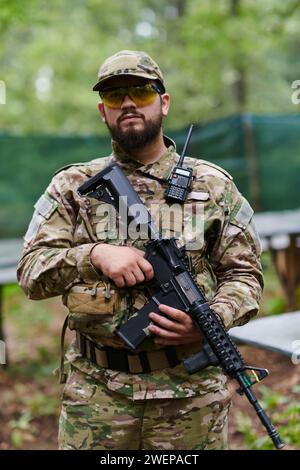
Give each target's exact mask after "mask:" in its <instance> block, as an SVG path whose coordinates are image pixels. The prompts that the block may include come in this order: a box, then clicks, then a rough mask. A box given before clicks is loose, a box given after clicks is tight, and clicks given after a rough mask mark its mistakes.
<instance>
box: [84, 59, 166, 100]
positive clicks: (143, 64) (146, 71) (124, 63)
mask: <svg viewBox="0 0 300 470" xmlns="http://www.w3.org/2000/svg"><path fill="white" fill-rule="evenodd" d="M117 75H134V76H136V77H143V78H148V79H150V80H158V81H159V83H160V84H161V85H162V92H163V93H164V92H165V85H164V77H163V74H162V72H161V70H160V68H159V66H158V65H157V63H156V62H154V60H153V59H152V58H151V57H150V56H149V55H148V54H146V52H143V51H120V52H117V53H116V54H114V55H112V56H111V57H108V59H106V60H105V61H104V62H103V64H102V65H101V67H100V69H99V72H98V81H97V83H96V85H95V86H94V87H93V90H94V91H99V90H101V88H102V86H103V84H104V82H106V80H108V79H109V78H111V77H115V76H117Z"/></svg>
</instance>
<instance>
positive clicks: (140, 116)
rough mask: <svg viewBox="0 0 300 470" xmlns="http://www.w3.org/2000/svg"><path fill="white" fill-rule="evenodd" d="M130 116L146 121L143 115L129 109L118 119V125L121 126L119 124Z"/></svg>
mask: <svg viewBox="0 0 300 470" xmlns="http://www.w3.org/2000/svg"><path fill="white" fill-rule="evenodd" d="M128 114H130V115H131V116H136V117H139V118H142V119H145V117H144V115H143V114H141V113H138V112H136V111H132V110H130V109H128V110H126V111H124V112H123V113H122V114H121V116H119V117H118V119H117V123H118V124H119V123H120V122H121V121H122V119H124V118H125V117H126V116H127V115H128Z"/></svg>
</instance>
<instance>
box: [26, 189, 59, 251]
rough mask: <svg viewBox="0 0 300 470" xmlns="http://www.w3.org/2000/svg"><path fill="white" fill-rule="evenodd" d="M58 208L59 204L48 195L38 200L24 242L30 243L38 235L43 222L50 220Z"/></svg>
mask: <svg viewBox="0 0 300 470" xmlns="http://www.w3.org/2000/svg"><path fill="white" fill-rule="evenodd" d="M57 207H58V202H57V201H56V200H55V199H52V198H50V196H48V194H43V195H42V196H41V197H40V198H39V199H38V201H37V202H36V203H35V205H34V208H35V211H34V214H33V216H32V219H31V221H30V224H29V227H28V229H27V232H26V234H25V236H24V240H25V241H26V242H29V241H30V240H31V239H32V238H33V237H34V236H35V235H36V233H37V232H38V230H39V228H40V226H41V224H42V222H44V221H45V220H48V219H49V218H50V217H51V215H52V214H53V212H54V211H55V210H56V209H57Z"/></svg>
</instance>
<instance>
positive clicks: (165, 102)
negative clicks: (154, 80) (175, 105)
mask: <svg viewBox="0 0 300 470" xmlns="http://www.w3.org/2000/svg"><path fill="white" fill-rule="evenodd" d="M161 102H162V106H161V111H162V115H163V116H164V117H166V116H167V115H168V113H169V109H170V95H169V94H168V93H164V94H163V95H161Z"/></svg>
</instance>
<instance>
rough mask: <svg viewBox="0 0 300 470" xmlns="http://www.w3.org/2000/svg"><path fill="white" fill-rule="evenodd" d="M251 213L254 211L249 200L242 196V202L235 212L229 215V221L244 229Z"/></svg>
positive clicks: (250, 217)
mask: <svg viewBox="0 0 300 470" xmlns="http://www.w3.org/2000/svg"><path fill="white" fill-rule="evenodd" d="M253 213H254V211H253V209H252V207H251V206H250V204H249V202H248V201H247V200H246V199H245V198H243V200H242V204H241V205H240V207H239V208H238V210H237V212H236V214H235V215H233V216H232V217H231V220H230V222H231V223H232V224H233V225H237V226H238V227H240V228H241V229H243V230H245V229H246V227H247V225H248V224H249V222H250V220H251V219H252V216H253Z"/></svg>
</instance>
